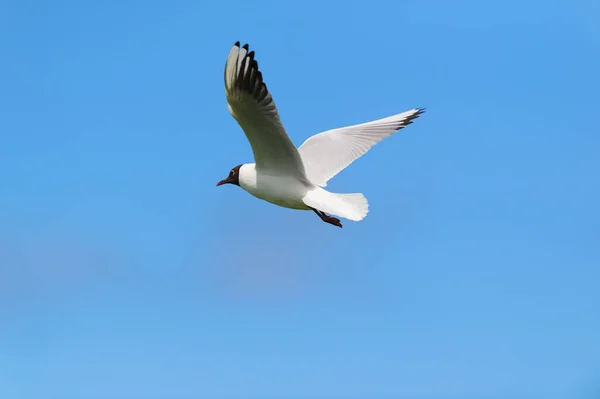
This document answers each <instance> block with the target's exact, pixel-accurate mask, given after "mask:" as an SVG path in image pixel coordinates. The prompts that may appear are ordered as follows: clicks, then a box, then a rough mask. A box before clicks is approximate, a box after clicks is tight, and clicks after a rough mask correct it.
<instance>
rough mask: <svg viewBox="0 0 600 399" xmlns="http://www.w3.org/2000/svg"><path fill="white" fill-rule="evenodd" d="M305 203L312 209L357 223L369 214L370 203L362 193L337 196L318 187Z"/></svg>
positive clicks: (305, 199) (307, 195) (305, 198)
mask: <svg viewBox="0 0 600 399" xmlns="http://www.w3.org/2000/svg"><path fill="white" fill-rule="evenodd" d="M303 201H304V203H305V204H306V205H308V206H310V207H311V208H315V209H318V210H320V211H323V212H325V213H328V214H331V215H334V216H339V217H342V218H345V219H348V220H353V221H355V222H358V221H359V220H362V219H364V218H365V216H367V213H369V202H368V201H367V199H366V198H365V196H364V195H362V194H360V193H355V194H336V193H330V192H329V191H326V190H324V189H322V188H320V187H317V188H315V189H313V190H311V191H309V192H308V193H307V194H306V196H305V197H304V198H303Z"/></svg>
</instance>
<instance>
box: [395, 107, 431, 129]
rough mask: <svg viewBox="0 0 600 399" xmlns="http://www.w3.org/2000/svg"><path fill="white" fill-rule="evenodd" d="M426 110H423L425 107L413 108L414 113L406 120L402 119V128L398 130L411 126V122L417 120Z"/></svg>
mask: <svg viewBox="0 0 600 399" xmlns="http://www.w3.org/2000/svg"><path fill="white" fill-rule="evenodd" d="M426 110H427V108H425V107H419V108H415V111H416V112H415V113H414V114H412V115H410V116H408V117H407V118H406V119H404V120H403V121H402V126H401V127H400V129H402V128H403V127H406V126H408V125H410V124H412V123H413V121H414V120H415V119H417V118H418V117H419V116H421V115H423V114H424V113H425V111H426Z"/></svg>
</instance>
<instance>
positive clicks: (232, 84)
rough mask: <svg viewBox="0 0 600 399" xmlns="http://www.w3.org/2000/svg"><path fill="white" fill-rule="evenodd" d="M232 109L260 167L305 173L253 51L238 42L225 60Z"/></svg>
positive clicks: (269, 169)
mask: <svg viewBox="0 0 600 399" xmlns="http://www.w3.org/2000/svg"><path fill="white" fill-rule="evenodd" d="M225 94H226V97H227V103H228V108H229V112H230V113H231V115H232V116H233V117H234V118H235V119H236V120H237V122H238V123H239V125H240V127H241V128H242V130H243V131H244V133H245V134H246V137H247V138H248V141H249V142H250V146H251V147H252V152H253V153H254V160H255V162H256V167H257V169H263V170H268V171H271V172H272V173H278V174H280V173H286V174H292V175H298V176H304V166H303V164H302V159H301V158H300V154H299V153H298V149H297V148H296V146H295V145H294V144H293V143H292V141H291V140H290V138H289V137H288V135H287V133H286V132H285V129H284V128H283V125H282V124H281V121H280V119H279V113H278V112H277V107H276V106H275V102H274V101H273V98H272V97H271V93H269V90H267V85H266V84H265V83H264V81H263V77H262V73H261V72H260V70H259V69H258V63H257V62H256V60H255V59H254V51H250V52H249V51H248V45H247V44H246V45H244V46H243V47H241V48H240V42H237V43H235V45H234V46H233V48H232V49H231V51H230V53H229V56H228V57H227V63H226V64H225Z"/></svg>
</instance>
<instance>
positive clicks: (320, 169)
mask: <svg viewBox="0 0 600 399" xmlns="http://www.w3.org/2000/svg"><path fill="white" fill-rule="evenodd" d="M225 93H226V97H227V103H228V108H229V112H230V113H231V115H232V116H233V117H234V118H235V119H236V120H237V122H238V123H239V125H240V126H241V128H242V129H243V131H244V133H245V134H246V137H247V138H248V141H249V142H250V146H251V147H252V152H253V154H254V161H255V163H247V164H242V165H238V166H236V167H235V168H233V169H231V171H230V172H229V176H227V178H225V179H223V180H221V181H220V182H219V183H217V186H220V185H222V184H234V185H237V186H240V187H241V188H243V189H244V190H246V191H247V192H249V193H250V194H252V195H253V196H255V197H257V198H260V199H262V200H265V201H267V202H270V203H272V204H275V205H279V206H282V207H285V208H291V209H299V210H312V211H314V212H315V213H316V214H317V215H319V217H320V218H321V220H323V221H324V222H326V223H330V224H333V225H335V226H339V227H342V224H341V223H340V220H339V219H337V218H335V217H332V216H329V215H327V214H331V215H335V216H339V217H342V218H345V219H349V220H353V221H359V220H362V219H363V218H364V217H365V216H366V215H367V213H368V211H369V203H368V202H367V199H366V198H365V196H364V195H362V194H359V193H357V194H337V193H331V192H329V191H327V190H325V189H323V187H325V186H327V181H328V180H329V179H331V178H332V177H334V176H335V175H337V174H338V173H339V172H340V171H342V170H343V169H344V168H346V167H347V166H348V165H350V164H351V163H352V162H354V161H355V160H356V159H358V158H359V157H361V156H362V155H364V154H365V153H366V152H367V151H369V149H370V148H371V147H372V146H374V145H375V144H376V143H378V142H379V141H381V140H383V139H384V138H386V137H388V136H390V135H391V134H393V133H395V132H397V131H398V130H400V129H402V128H403V127H406V126H407V125H409V124H411V123H412V121H413V120H414V119H415V118H417V117H418V116H419V115H421V114H422V113H423V112H424V109H422V108H415V109H411V110H410V111H406V112H403V113H401V114H397V115H393V116H390V117H387V118H383V119H379V120H376V121H373V122H367V123H362V124H359V125H353V126H348V127H342V128H338V129H332V130H328V131H325V132H323V133H319V134H316V135H314V136H312V137H310V138H309V139H307V140H306V141H305V142H304V143H303V144H302V145H301V146H300V147H298V148H296V146H295V145H294V144H293V143H292V141H291V140H290V138H289V137H288V135H287V133H286V131H285V129H284V127H283V125H282V124H281V121H280V119H279V113H278V112H277V108H276V107H275V102H274V101H273V98H272V97H271V93H269V90H267V86H266V84H265V82H264V81H263V77H262V73H261V72H260V70H259V69H258V63H257V62H256V60H255V59H254V51H248V45H247V44H246V45H244V46H243V47H241V48H240V42H237V43H235V44H234V46H233V48H232V49H231V51H230V53H229V57H227V62H226V64H225Z"/></svg>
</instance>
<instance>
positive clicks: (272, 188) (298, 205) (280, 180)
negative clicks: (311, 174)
mask: <svg viewBox="0 0 600 399" xmlns="http://www.w3.org/2000/svg"><path fill="white" fill-rule="evenodd" d="M244 172H246V173H241V174H240V187H242V188H243V189H244V190H246V191H247V192H248V193H250V194H251V195H253V196H255V197H256V198H260V199H262V200H264V201H267V202H270V203H272V204H275V205H279V206H282V207H285V208H292V209H309V208H308V207H307V206H306V204H304V202H303V201H302V199H303V198H304V196H305V195H306V193H307V192H308V187H307V185H306V184H305V183H303V182H302V181H300V180H298V179H297V178H295V177H293V176H277V175H269V174H262V173H256V172H254V173H248V172H249V171H248V170H246V171H244Z"/></svg>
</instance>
